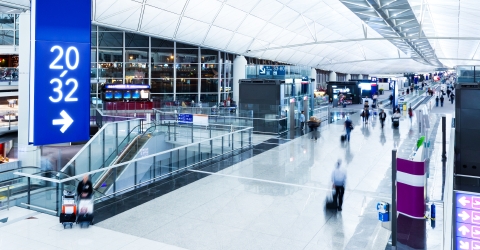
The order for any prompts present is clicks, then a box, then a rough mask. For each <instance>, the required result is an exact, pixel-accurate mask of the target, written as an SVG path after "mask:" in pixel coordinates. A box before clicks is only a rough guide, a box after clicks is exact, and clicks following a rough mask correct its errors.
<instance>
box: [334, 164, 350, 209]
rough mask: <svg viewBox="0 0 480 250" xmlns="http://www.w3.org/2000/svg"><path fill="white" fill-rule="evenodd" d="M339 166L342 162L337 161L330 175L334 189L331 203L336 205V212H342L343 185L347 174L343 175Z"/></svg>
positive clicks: (343, 172)
mask: <svg viewBox="0 0 480 250" xmlns="http://www.w3.org/2000/svg"><path fill="white" fill-rule="evenodd" d="M341 164H342V161H341V160H338V161H337V165H336V167H335V170H334V171H333V173H332V183H333V187H334V188H335V195H334V196H333V201H334V202H335V203H336V204H337V209H338V211H342V205H343V194H344V193H345V184H346V181H347V174H346V173H345V171H343V170H342V169H340V166H341ZM337 198H338V200H337Z"/></svg>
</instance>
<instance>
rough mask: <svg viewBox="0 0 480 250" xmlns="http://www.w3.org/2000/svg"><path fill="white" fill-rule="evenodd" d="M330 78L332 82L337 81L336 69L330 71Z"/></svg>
mask: <svg viewBox="0 0 480 250" xmlns="http://www.w3.org/2000/svg"><path fill="white" fill-rule="evenodd" d="M328 80H329V81H330V82H336V81H337V73H336V72H335V71H332V72H330V76H329V77H328Z"/></svg>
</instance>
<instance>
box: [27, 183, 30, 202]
mask: <svg viewBox="0 0 480 250" xmlns="http://www.w3.org/2000/svg"><path fill="white" fill-rule="evenodd" d="M27 180H28V181H27V182H28V184H27V189H28V190H27V204H28V205H30V177H27Z"/></svg>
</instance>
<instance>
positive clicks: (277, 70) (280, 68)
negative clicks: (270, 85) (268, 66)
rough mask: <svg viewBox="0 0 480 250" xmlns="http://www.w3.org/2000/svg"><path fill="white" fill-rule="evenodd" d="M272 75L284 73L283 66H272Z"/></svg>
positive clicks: (282, 74)
mask: <svg viewBox="0 0 480 250" xmlns="http://www.w3.org/2000/svg"><path fill="white" fill-rule="evenodd" d="M273 75H274V76H284V75H285V66H274V67H273Z"/></svg>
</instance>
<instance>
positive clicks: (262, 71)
mask: <svg viewBox="0 0 480 250" xmlns="http://www.w3.org/2000/svg"><path fill="white" fill-rule="evenodd" d="M258 74H259V75H261V76H271V75H272V74H273V67H272V66H259V68H258Z"/></svg>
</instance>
